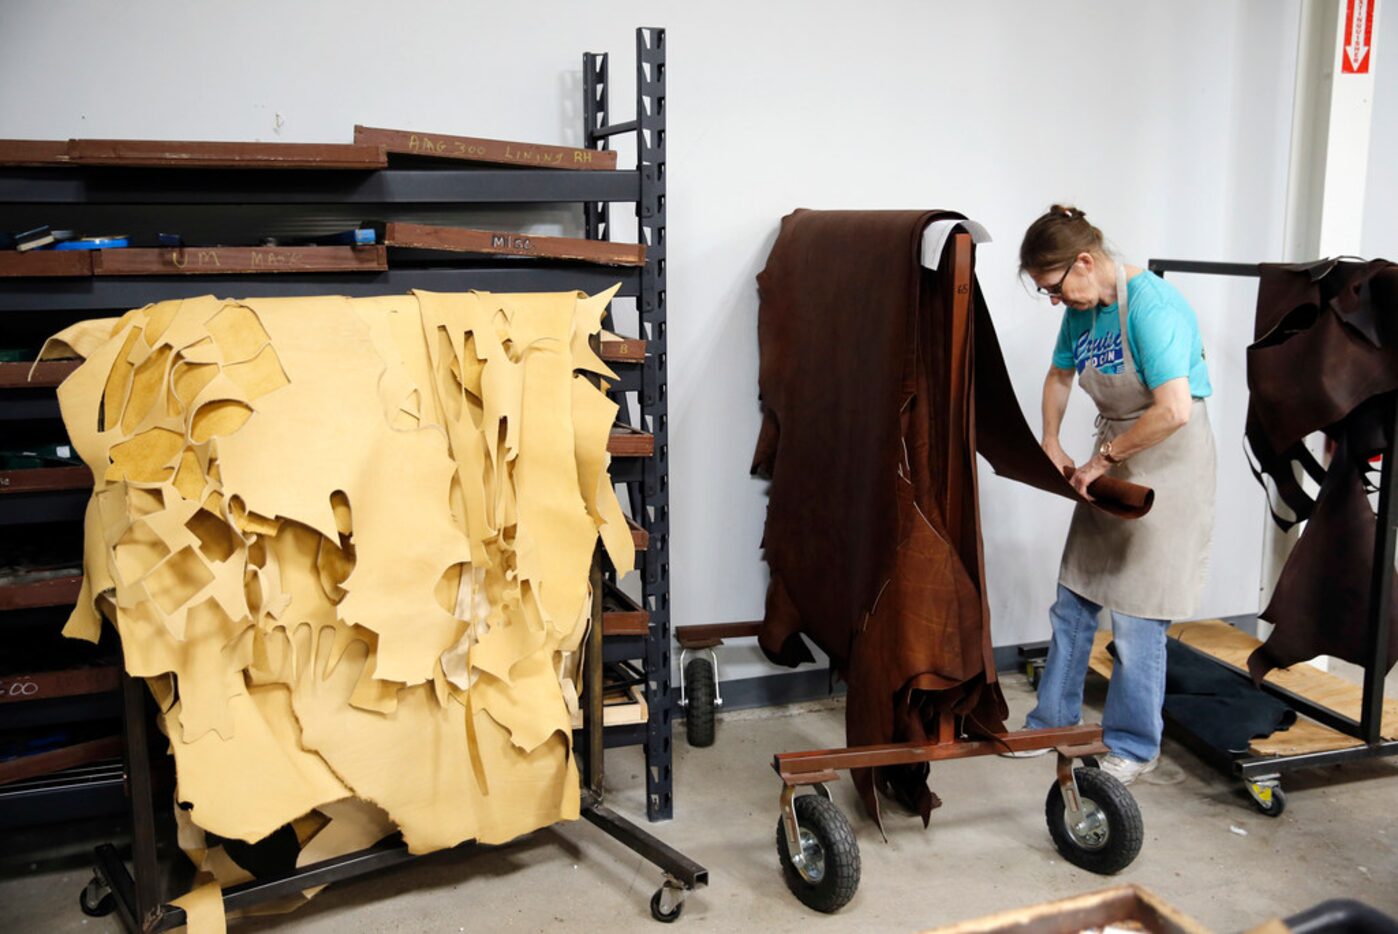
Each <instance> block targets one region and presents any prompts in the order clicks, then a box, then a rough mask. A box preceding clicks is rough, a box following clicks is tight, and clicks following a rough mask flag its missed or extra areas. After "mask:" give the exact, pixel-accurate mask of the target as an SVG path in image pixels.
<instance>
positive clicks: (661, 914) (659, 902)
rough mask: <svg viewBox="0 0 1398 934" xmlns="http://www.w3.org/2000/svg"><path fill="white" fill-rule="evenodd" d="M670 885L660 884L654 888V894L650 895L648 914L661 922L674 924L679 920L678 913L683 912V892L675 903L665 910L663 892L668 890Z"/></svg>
mask: <svg viewBox="0 0 1398 934" xmlns="http://www.w3.org/2000/svg"><path fill="white" fill-rule="evenodd" d="M670 890H671V889H670V886H668V885H662V886H661V887H660V888H658V889H656V890H655V894H654V895H652V896H651V897H650V916H651V917H652V918H654V919H655V920H657V921H659V922H660V923H662V924H674V923H675V922H676V921H678V920H680V915H682V914H684V894H683V893H681V894H680V895H679V896H678V897H677V899H676V901H675V904H674V905H673V906H672V907H671V908H670V910H669V911H666V910H665V901H666V899H665V893H666V892H669V891H670Z"/></svg>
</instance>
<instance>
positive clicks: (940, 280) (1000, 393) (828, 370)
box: [753, 210, 1152, 820]
mask: <svg viewBox="0 0 1398 934" xmlns="http://www.w3.org/2000/svg"><path fill="white" fill-rule="evenodd" d="M961 217H962V216H961V215H959V214H956V213H954V212H947V211H805V210H802V211H796V212H795V213H793V214H791V215H788V216H787V217H786V218H785V219H784V220H783V222H782V231H781V235H780V236H779V237H778V240H777V243H776V245H775V246H774V247H773V249H772V253H771V256H770V257H769V259H768V263H767V267H766V268H765V269H764V270H763V271H762V273H761V274H760V275H759V276H758V284H759V288H760V291H761V309H760V312H759V323H758V333H759V340H760V344H761V374H760V384H761V393H762V403H763V416H764V418H763V425H762V432H761V436H760V438H759V440H758V443H757V451H756V454H755V456H754V460H753V470H754V472H755V473H759V474H763V475H766V476H768V477H770V478H771V480H772V487H771V498H770V501H769V506H768V512H767V524H766V529H765V534H764V538H763V546H764V550H765V556H766V559H767V562H768V565H769V566H770V568H771V572H772V576H771V585H770V588H769V590H768V594H767V606H766V616H765V619H764V622H763V627H762V631H761V635H760V644H761V645H762V648H763V650H764V651H765V652H766V653H767V654H768V656H769V657H770V658H771V659H772V660H773V661H776V662H778V663H785V664H794V663H797V662H799V661H805V660H809V659H811V657H812V656H811V655H810V653H809V651H808V649H807V647H806V646H805V644H804V643H803V642H802V639H801V638H800V637H801V636H804V637H806V638H809V639H810V640H811V641H812V642H814V643H815V644H816V645H818V646H819V647H820V648H821V649H822V650H823V651H825V652H826V653H827V654H828V655H829V656H830V657H831V660H832V663H833V665H834V666H835V668H836V669H837V670H838V671H839V673H840V674H841V676H842V677H843V678H844V679H845V680H846V681H847V682H848V684H849V699H848V707H847V714H846V733H847V737H848V740H849V742H850V743H851V745H856V746H863V745H873V744H887V743H897V742H909V743H914V744H920V743H926V742H928V735H929V734H934V733H935V732H936V731H937V729H938V727H937V723H938V718H939V715H940V714H942V713H944V712H947V711H950V712H952V713H954V714H955V715H956V716H957V717H959V718H962V719H963V720H964V723H965V727H966V730H967V731H968V732H971V733H975V734H984V735H996V734H1000V733H1003V732H1004V717H1005V705H1004V700H1003V698H1002V697H1001V695H1000V690H999V686H998V684H997V682H996V676H995V666H994V662H993V657H992V652H991V644H990V628H989V611H988V608H987V605H986V602H985V600H984V598H983V594H984V555H983V552H982V546H981V539H980V514H979V506H978V503H977V484H976V462H975V455H976V453H977V452H979V453H981V454H982V455H984V456H985V457H986V459H987V460H989V461H990V463H991V465H992V466H993V467H994V468H995V469H996V471H997V472H999V473H1001V474H1003V475H1005V476H1008V477H1010V478H1011V479H1014V480H1018V481H1020V482H1023V483H1028V484H1030V485H1032V486H1035V487H1038V488H1040V489H1043V490H1045V491H1048V492H1052V493H1056V494H1058V495H1060V496H1065V497H1070V498H1074V499H1076V498H1077V497H1076V494H1075V493H1074V491H1073V489H1072V487H1071V485H1070V484H1069V483H1068V482H1067V480H1066V479H1064V477H1063V476H1062V475H1061V474H1060V473H1059V472H1058V470H1057V469H1056V468H1055V467H1054V465H1053V464H1052V462H1050V461H1049V459H1048V457H1047V456H1046V455H1044V453H1043V452H1042V450H1041V449H1040V448H1039V445H1038V443H1037V441H1036V440H1035V438H1034V435H1033V433H1032V432H1031V431H1030V429H1029V426H1028V424H1027V422H1026V421H1025V419H1024V416H1023V414H1022V413H1021V412H1020V409H1019V405H1018V403H1017V401H1016V398H1015V395H1014V390H1013V387H1012V385H1011V383H1010V380H1009V374H1008V373H1007V372H1006V370H1005V364H1004V361H1003V359H1002V357H1001V355H1000V348H999V343H998V341H997V340H996V338H995V331H994V325H993V323H992V322H991V319H990V315H989V310H988V309H987V307H986V305H985V302H984V300H983V298H982V297H981V295H980V292H979V289H978V288H977V286H976V282H975V274H974V249H973V247H972V244H971V238H970V237H969V236H968V235H966V234H964V233H960V234H955V235H953V236H952V237H951V238H950V241H949V245H948V246H947V247H946V248H945V249H946V251H947V256H946V257H945V258H944V259H943V261H942V263H941V264H940V269H941V272H932V271H930V270H925V269H924V268H923V267H922V265H921V261H920V255H921V254H920V245H921V239H922V234H923V231H924V229H925V228H926V227H927V225H928V224H929V223H931V222H932V221H934V220H941V219H960V218H961ZM1092 493H1093V495H1094V497H1095V499H1096V504H1097V505H1098V506H1099V507H1101V508H1103V509H1106V510H1108V511H1111V512H1113V513H1115V514H1117V515H1121V516H1123V517H1127V518H1130V517H1135V516H1139V515H1143V514H1144V513H1145V512H1146V511H1147V510H1148V509H1149V508H1150V505H1151V500H1152V494H1151V492H1150V491H1149V490H1148V489H1145V488H1143V487H1140V486H1136V485H1134V484H1129V483H1123V482H1121V481H1119V480H1113V479H1111V478H1104V480H1103V481H1099V483H1098V484H1097V485H1096V486H1094V487H1093V490H1092ZM925 761H926V760H918V759H917V758H915V757H914V758H910V759H909V760H908V763H909V764H907V765H900V766H892V765H887V764H885V765H881V766H879V767H878V769H877V771H874V772H872V773H871V772H869V771H867V770H863V769H860V770H858V771H856V773H855V775H854V779H855V782H856V785H857V786H858V787H859V788H860V792H861V797H862V798H863V800H864V803H865V805H866V808H867V809H868V811H869V813H870V815H871V816H873V817H875V819H878V816H879V804H878V796H877V795H876V793H875V788H876V787H878V788H882V789H883V790H884V791H886V792H888V793H890V794H891V795H893V796H894V797H895V798H897V799H898V800H901V801H903V802H905V803H907V804H908V805H910V806H911V807H913V808H914V809H915V810H917V811H918V812H919V813H920V814H921V815H922V816H923V818H924V820H926V819H927V818H928V816H929V815H930V813H931V810H932V809H933V808H934V807H935V806H936V805H937V803H938V802H937V800H936V798H935V796H934V795H932V794H931V792H930V790H929V789H928V788H927V784H926V779H927V774H928V769H927V766H926V764H925Z"/></svg>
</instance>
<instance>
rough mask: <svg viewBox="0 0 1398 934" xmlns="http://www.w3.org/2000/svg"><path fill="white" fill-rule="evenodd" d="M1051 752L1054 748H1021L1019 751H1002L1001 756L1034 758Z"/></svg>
mask: <svg viewBox="0 0 1398 934" xmlns="http://www.w3.org/2000/svg"><path fill="white" fill-rule="evenodd" d="M1051 752H1053V749H1052V748H1047V747H1046V748H1044V749H1021V750H1019V751H1017V752H1002V753H1000V757H1001V758H1002V759H1034V758H1037V757H1038V756H1046V755H1048V754H1049V753H1051Z"/></svg>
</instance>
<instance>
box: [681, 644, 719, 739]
mask: <svg viewBox="0 0 1398 934" xmlns="http://www.w3.org/2000/svg"><path fill="white" fill-rule="evenodd" d="M716 694H717V685H716V684H715V683H714V666H713V665H711V664H710V663H709V660H708V659H707V658H691V659H690V660H689V664H687V665H685V666H684V696H685V699H686V700H687V701H688V702H689V706H688V707H686V708H685V713H684V735H685V739H687V740H688V741H689V745H691V746H712V745H713V744H714V725H715V724H714V720H715V706H714V697H715V696H716Z"/></svg>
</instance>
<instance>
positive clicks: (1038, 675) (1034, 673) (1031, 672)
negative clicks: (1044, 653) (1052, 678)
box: [1024, 659, 1044, 691]
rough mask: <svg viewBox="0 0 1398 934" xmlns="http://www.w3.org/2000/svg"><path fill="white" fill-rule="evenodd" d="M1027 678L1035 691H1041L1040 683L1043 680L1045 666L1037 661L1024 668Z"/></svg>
mask: <svg viewBox="0 0 1398 934" xmlns="http://www.w3.org/2000/svg"><path fill="white" fill-rule="evenodd" d="M1024 668H1025V672H1024V674H1025V676H1026V677H1027V678H1028V679H1029V686H1030V687H1031V688H1033V689H1034V690H1036V691H1037V690H1038V689H1039V681H1040V680H1041V679H1042V678H1043V674H1044V666H1043V664H1042V663H1040V662H1039V661H1038V660H1037V659H1036V660H1034V661H1031V662H1030V663H1029V664H1027V665H1025V666H1024Z"/></svg>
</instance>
